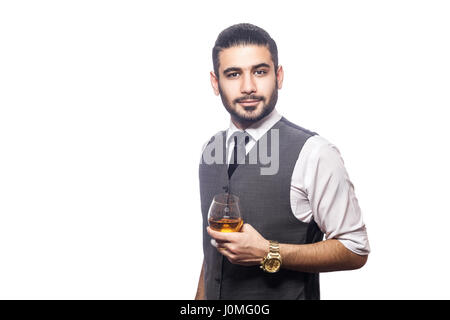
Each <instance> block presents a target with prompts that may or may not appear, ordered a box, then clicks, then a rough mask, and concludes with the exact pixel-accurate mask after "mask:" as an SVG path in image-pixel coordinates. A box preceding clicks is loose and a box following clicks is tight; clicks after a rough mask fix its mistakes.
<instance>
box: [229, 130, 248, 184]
mask: <svg viewBox="0 0 450 320" xmlns="http://www.w3.org/2000/svg"><path fill="white" fill-rule="evenodd" d="M231 137H232V139H233V140H234V148H233V153H232V155H231V160H230V164H229V165H228V178H231V176H232V175H233V173H234V170H236V168H237V167H238V166H239V165H240V164H244V163H245V146H246V144H247V143H248V142H249V141H250V136H249V135H248V133H247V132H245V131H244V132H242V131H237V132H235V133H233V135H232V136H231Z"/></svg>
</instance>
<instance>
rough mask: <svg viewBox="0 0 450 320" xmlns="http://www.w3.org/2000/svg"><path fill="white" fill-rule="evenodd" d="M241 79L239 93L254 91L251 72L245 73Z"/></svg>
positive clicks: (254, 85)
mask: <svg viewBox="0 0 450 320" xmlns="http://www.w3.org/2000/svg"><path fill="white" fill-rule="evenodd" d="M241 79H242V82H241V93H244V94H247V95H249V94H252V93H255V92H256V84H255V81H254V79H253V77H252V75H251V74H246V75H244V76H243V77H242V78H241Z"/></svg>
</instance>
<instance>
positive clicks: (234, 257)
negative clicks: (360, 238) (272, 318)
mask: <svg viewBox="0 0 450 320" xmlns="http://www.w3.org/2000/svg"><path fill="white" fill-rule="evenodd" d="M208 233H209V235H210V236H211V237H212V238H214V239H215V240H216V241H215V243H216V247H217V250H219V252H220V253H221V254H223V255H224V256H225V257H227V259H228V260H229V261H230V262H231V263H234V264H240V265H245V266H251V265H259V264H260V263H261V260H262V259H263V257H265V256H266V254H267V253H268V252H269V241H268V240H266V239H264V237H263V236H261V234H260V233H259V232H258V231H256V230H255V229H254V228H253V227H252V226H251V225H249V224H244V226H243V227H242V231H241V232H231V233H223V232H217V231H214V230H212V229H211V228H209V227H208ZM280 253H281V257H282V260H283V262H282V268H286V269H291V270H295V271H301V272H328V271H338V270H352V269H358V268H361V267H362V266H363V265H364V264H365V263H366V261H367V256H363V255H358V254H356V253H353V252H351V251H350V250H349V249H347V248H346V247H344V245H342V244H341V243H340V241H338V240H335V239H329V240H325V241H321V242H317V243H312V244H300V245H297V244H280Z"/></svg>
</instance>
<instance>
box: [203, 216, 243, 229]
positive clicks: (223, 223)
mask: <svg viewBox="0 0 450 320" xmlns="http://www.w3.org/2000/svg"><path fill="white" fill-rule="evenodd" d="M208 222H209V226H210V227H211V229H213V230H216V231H220V232H237V231H239V230H241V227H242V225H243V224H244V221H243V220H242V219H241V218H222V219H220V220H213V219H211V218H210V219H209V221H208Z"/></svg>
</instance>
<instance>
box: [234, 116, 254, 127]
mask: <svg viewBox="0 0 450 320" xmlns="http://www.w3.org/2000/svg"><path fill="white" fill-rule="evenodd" d="M231 121H232V122H233V124H234V125H235V126H236V128H238V129H241V130H245V129H247V128H248V127H250V126H251V125H252V124H253V123H255V121H251V120H240V119H239V120H238V119H236V118H235V117H233V116H232V117H231Z"/></svg>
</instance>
